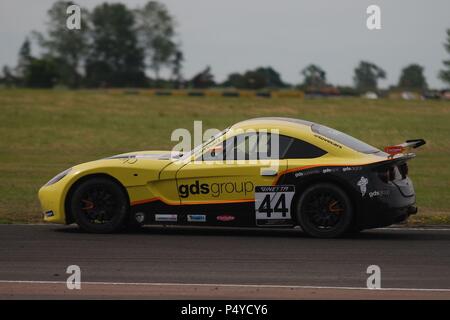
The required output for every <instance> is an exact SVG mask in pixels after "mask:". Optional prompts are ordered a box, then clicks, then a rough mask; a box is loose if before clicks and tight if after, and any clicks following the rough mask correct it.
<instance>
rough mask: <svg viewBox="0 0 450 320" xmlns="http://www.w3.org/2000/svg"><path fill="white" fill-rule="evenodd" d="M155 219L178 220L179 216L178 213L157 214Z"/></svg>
mask: <svg viewBox="0 0 450 320" xmlns="http://www.w3.org/2000/svg"><path fill="white" fill-rule="evenodd" d="M155 221H167V222H177V221H178V216H177V215H176V214H155Z"/></svg>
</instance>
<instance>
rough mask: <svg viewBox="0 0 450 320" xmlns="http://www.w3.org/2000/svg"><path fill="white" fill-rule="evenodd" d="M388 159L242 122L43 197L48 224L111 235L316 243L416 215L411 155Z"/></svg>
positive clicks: (325, 133) (74, 176) (362, 146)
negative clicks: (288, 231)
mask: <svg viewBox="0 0 450 320" xmlns="http://www.w3.org/2000/svg"><path fill="white" fill-rule="evenodd" d="M423 144H425V141H424V140H422V139H417V140H410V141H407V142H406V143H403V144H400V145H395V146H392V147H387V148H385V150H384V151H381V150H379V149H377V148H375V147H372V146H370V145H368V144H366V143H364V142H362V141H360V140H357V139H355V138H353V137H351V136H349V135H347V134H344V133H342V132H339V131H337V130H334V129H331V128H328V127H326V126H323V125H320V124H317V123H313V122H309V121H304V120H298V119H290V118H274V117H272V118H256V119H250V120H246V121H243V122H239V123H237V124H235V125H233V126H231V127H229V128H227V129H225V130H223V131H222V132H220V133H218V134H216V135H214V136H213V137H211V139H209V140H208V141H206V142H205V143H203V144H201V145H199V146H197V147H196V148H194V149H192V150H191V151H188V152H183V153H182V152H171V151H142V152H132V153H127V154H121V155H116V156H112V157H109V158H105V159H101V160H97V161H92V162H87V163H83V164H80V165H76V166H74V167H72V168H70V169H67V170H65V171H64V172H61V173H59V174H58V175H56V176H55V177H54V178H52V179H51V180H50V181H49V182H48V183H47V184H45V185H44V186H43V187H42V188H41V189H40V190H39V199H40V202H41V205H42V208H43V211H44V220H45V221H48V222H53V223H65V224H71V223H77V224H78V226H79V227H80V228H81V229H83V230H85V231H87V232H95V233H110V232H115V231H118V230H121V229H124V228H126V227H136V226H140V225H143V224H162V225H169V224H173V225H195V226H226V227H228V226H233V227H261V228H267V227H277V228H279V227H294V226H300V227H301V229H302V230H303V231H304V232H305V233H307V234H308V235H310V236H314V237H323V238H329V237H338V236H341V235H343V234H344V233H346V232H349V231H358V230H362V229H367V228H374V227H381V226H387V225H390V224H393V223H396V222H401V221H404V220H405V219H407V218H408V216H409V215H411V214H414V213H416V212H417V208H416V206H415V193H414V189H413V185H412V182H411V180H410V179H409V177H408V166H407V163H406V162H407V161H408V160H409V159H411V158H413V157H414V154H412V153H408V152H407V151H408V150H409V149H410V148H417V147H418V146H421V145H423Z"/></svg>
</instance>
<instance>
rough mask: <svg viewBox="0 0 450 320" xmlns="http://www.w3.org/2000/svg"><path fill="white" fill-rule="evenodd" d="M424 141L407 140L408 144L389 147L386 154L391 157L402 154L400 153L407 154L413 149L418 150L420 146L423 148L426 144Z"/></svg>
mask: <svg viewBox="0 0 450 320" xmlns="http://www.w3.org/2000/svg"><path fill="white" fill-rule="evenodd" d="M425 143H426V142H425V140H424V139H413V140H406V142H404V143H401V144H397V145H395V146H387V147H385V148H384V152H386V153H388V154H389V155H390V156H391V157H393V156H395V155H397V154H400V153H407V152H409V151H410V150H411V149H416V148H418V147H420V146H423V145H424V144H425Z"/></svg>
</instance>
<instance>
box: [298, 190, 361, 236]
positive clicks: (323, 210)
mask: <svg viewBox="0 0 450 320" xmlns="http://www.w3.org/2000/svg"><path fill="white" fill-rule="evenodd" d="M297 219H298V222H299V224H300V227H301V228H302V229H303V231H304V232H305V233H307V234H308V235H310V236H313V237H316V238H335V237H339V236H342V235H343V234H344V233H345V232H347V231H348V230H349V229H350V227H351V224H352V220H353V208H352V204H351V201H350V198H349V197H348V196H347V194H346V193H345V192H344V191H343V190H342V189H341V188H339V187H338V186H336V185H334V184H331V183H318V184H316V185H313V186H311V187H309V188H307V189H306V190H305V191H304V192H303V193H302V195H301V196H300V198H299V201H298V205H297Z"/></svg>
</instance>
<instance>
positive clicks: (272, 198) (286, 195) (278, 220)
mask: <svg viewBox="0 0 450 320" xmlns="http://www.w3.org/2000/svg"><path fill="white" fill-rule="evenodd" d="M294 194H295V187H294V186H256V187H255V210H256V224H257V225H259V226H264V225H272V226H273V225H292V224H293V221H292V219H291V202H292V199H293V197H294Z"/></svg>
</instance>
